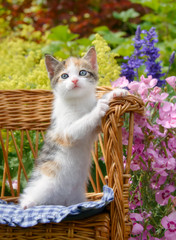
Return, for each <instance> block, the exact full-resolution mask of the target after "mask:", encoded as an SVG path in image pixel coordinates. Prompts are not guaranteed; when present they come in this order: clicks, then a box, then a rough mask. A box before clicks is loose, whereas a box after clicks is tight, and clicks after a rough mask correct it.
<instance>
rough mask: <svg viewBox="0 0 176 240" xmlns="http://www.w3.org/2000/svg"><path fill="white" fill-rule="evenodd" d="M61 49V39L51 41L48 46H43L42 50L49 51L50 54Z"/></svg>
mask: <svg viewBox="0 0 176 240" xmlns="http://www.w3.org/2000/svg"><path fill="white" fill-rule="evenodd" d="M60 49H61V42H60V41H55V42H51V43H50V44H49V45H48V46H45V47H43V48H42V52H43V53H44V54H45V53H48V54H52V55H53V54H54V53H55V52H57V51H59V50H60Z"/></svg>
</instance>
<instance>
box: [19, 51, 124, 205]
mask: <svg viewBox="0 0 176 240" xmlns="http://www.w3.org/2000/svg"><path fill="white" fill-rule="evenodd" d="M45 64H46V68H47V71H48V76H49V78H50V80H51V86H52V87H53V93H54V102H53V112H52V116H51V125H50V127H49V129H48V130H47V133H46V138H45V141H44V145H43V147H42V149H41V152H40V154H39V157H38V159H37V162H36V166H35V168H34V170H33V173H32V176H31V179H30V180H29V182H28V184H27V186H26V188H25V189H24V192H23V193H22V194H21V196H20V199H19V202H20V205H21V207H22V208H23V209H26V208H29V207H33V206H36V205H43V204H44V205H46V204H47V205H56V204H57V205H64V206H69V205H72V204H76V203H79V202H84V201H86V198H85V185H86V182H87V178H88V173H89V168H90V165H91V148H92V145H93V142H94V141H95V138H96V135H97V128H98V127H100V126H101V118H102V117H103V116H104V115H105V114H106V112H107V110H108V109H109V105H108V103H109V100H110V99H111V98H113V97H114V96H119V95H122V96H124V95H127V93H128V92H127V91H126V90H124V89H116V90H114V91H112V92H110V93H108V94H106V95H105V96H104V97H103V98H102V99H99V100H97V99H96V96H95V92H96V85H97V81H98V74H97V72H98V66H97V58H96V51H95V49H94V48H93V47H92V48H90V49H89V51H88V52H87V54H86V55H85V56H84V57H83V58H74V57H70V58H68V59H67V60H66V61H62V62H60V61H58V60H56V59H55V58H54V57H52V56H50V55H46V56H45Z"/></svg>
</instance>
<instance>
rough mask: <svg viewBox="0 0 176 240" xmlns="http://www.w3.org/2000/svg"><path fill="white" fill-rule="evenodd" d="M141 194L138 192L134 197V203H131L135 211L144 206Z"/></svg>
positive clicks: (131, 207)
mask: <svg viewBox="0 0 176 240" xmlns="http://www.w3.org/2000/svg"><path fill="white" fill-rule="evenodd" d="M139 195H140V192H138V191H136V194H135V195H134V197H133V199H132V202H130V209H133V210H134V209H135V208H137V207H139V206H142V205H143V202H142V200H141V196H139Z"/></svg>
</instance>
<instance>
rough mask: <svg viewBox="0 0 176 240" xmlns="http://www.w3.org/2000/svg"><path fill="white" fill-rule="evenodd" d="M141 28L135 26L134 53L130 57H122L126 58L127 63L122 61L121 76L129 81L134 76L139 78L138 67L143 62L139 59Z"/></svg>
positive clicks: (141, 41)
mask: <svg viewBox="0 0 176 240" xmlns="http://www.w3.org/2000/svg"><path fill="white" fill-rule="evenodd" d="M140 35H141V28H140V26H138V27H137V30H136V34H135V38H134V44H133V45H134V54H133V55H132V56H131V57H124V59H126V60H128V62H127V63H122V65H121V68H122V71H121V76H125V77H126V78H127V79H128V80H129V81H130V82H131V81H133V80H134V78H135V77H136V78H137V79H138V80H139V76H138V68H139V67H140V66H141V65H142V64H143V59H141V58H140V57H141V54H142V52H141V50H140V48H141V47H142V43H143V40H141V36H140Z"/></svg>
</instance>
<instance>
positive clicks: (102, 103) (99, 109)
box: [96, 99, 109, 118]
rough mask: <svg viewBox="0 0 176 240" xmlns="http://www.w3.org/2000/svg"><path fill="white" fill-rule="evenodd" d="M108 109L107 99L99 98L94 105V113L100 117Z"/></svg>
mask: <svg viewBox="0 0 176 240" xmlns="http://www.w3.org/2000/svg"><path fill="white" fill-rule="evenodd" d="M108 110H109V101H108V100H107V99H99V100H98V102H97V106H96V114H97V115H98V116H99V117H100V118H102V117H104V116H105V114H106V112H107V111H108Z"/></svg>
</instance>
